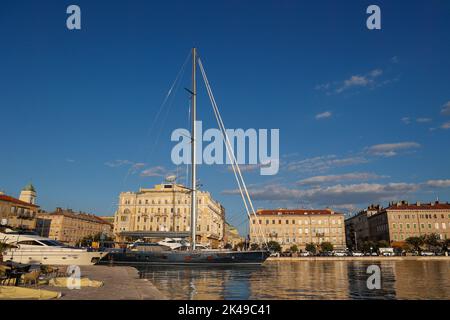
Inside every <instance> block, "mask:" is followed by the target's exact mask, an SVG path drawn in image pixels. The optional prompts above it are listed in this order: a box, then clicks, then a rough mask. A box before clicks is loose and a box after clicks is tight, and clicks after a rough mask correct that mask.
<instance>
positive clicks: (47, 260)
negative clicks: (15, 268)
mask: <svg viewBox="0 0 450 320" xmlns="http://www.w3.org/2000/svg"><path fill="white" fill-rule="evenodd" d="M0 242H3V243H7V244H9V245H10V246H11V248H9V249H8V250H6V251H5V252H3V261H13V262H16V263H23V264H42V265H78V266H84V265H93V264H96V263H98V262H99V261H100V260H101V259H102V258H103V257H105V256H106V255H107V254H108V253H107V252H91V251H88V250H87V249H84V248H74V247H69V246H66V245H64V244H63V243H61V242H59V241H56V240H51V239H49V238H44V237H40V236H38V235H36V234H34V233H32V232H19V231H14V230H11V229H8V228H5V229H3V230H0Z"/></svg>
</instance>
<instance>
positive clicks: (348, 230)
mask: <svg viewBox="0 0 450 320" xmlns="http://www.w3.org/2000/svg"><path fill="white" fill-rule="evenodd" d="M380 210H382V208H381V207H380V205H373V204H372V205H370V206H369V207H367V209H364V210H362V211H360V212H358V213H357V214H355V215H353V216H351V217H349V218H347V219H346V220H345V236H346V243H347V246H348V247H349V248H353V249H358V244H362V243H363V242H365V241H368V240H370V227H369V217H371V216H372V215H374V214H376V213H378V212H379V211H380Z"/></svg>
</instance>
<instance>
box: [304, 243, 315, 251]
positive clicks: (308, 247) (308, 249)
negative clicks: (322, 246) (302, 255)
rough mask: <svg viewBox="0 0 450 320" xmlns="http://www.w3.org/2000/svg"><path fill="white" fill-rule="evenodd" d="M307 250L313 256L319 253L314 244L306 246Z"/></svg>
mask: <svg viewBox="0 0 450 320" xmlns="http://www.w3.org/2000/svg"><path fill="white" fill-rule="evenodd" d="M305 250H306V251H308V252H309V253H311V254H316V252H317V248H316V245H315V244H314V243H307V244H306V246H305Z"/></svg>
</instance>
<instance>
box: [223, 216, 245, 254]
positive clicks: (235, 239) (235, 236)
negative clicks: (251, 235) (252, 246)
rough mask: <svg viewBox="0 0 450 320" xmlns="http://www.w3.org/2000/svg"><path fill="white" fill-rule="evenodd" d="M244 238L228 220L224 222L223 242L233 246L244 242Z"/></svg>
mask: <svg viewBox="0 0 450 320" xmlns="http://www.w3.org/2000/svg"><path fill="white" fill-rule="evenodd" d="M244 241H245V238H244V237H241V235H240V234H239V231H238V229H236V228H235V227H233V226H232V225H231V224H229V223H228V222H225V238H224V242H225V243H227V244H229V245H231V247H232V248H234V247H235V246H236V245H237V244H239V243H241V242H244Z"/></svg>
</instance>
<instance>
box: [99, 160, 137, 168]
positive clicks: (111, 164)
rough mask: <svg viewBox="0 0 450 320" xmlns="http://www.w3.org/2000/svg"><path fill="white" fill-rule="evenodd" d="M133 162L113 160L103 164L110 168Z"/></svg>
mask: <svg viewBox="0 0 450 320" xmlns="http://www.w3.org/2000/svg"><path fill="white" fill-rule="evenodd" d="M132 164H133V162H132V161H130V160H114V161H108V162H105V165H106V166H108V167H111V168H116V167H121V166H123V165H132Z"/></svg>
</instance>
